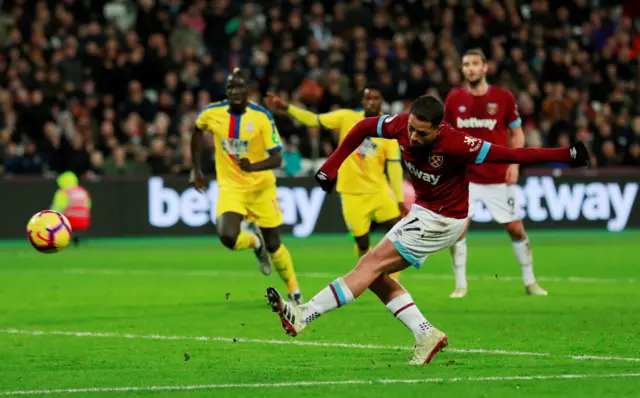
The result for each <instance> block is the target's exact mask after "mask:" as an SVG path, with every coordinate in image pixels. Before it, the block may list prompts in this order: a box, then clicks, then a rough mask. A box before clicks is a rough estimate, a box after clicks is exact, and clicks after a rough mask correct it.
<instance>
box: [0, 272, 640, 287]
mask: <svg viewBox="0 0 640 398" xmlns="http://www.w3.org/2000/svg"><path fill="white" fill-rule="evenodd" d="M0 273H65V274H73V275H101V276H197V277H221V276H237V277H244V278H263V276H262V275H259V274H256V273H255V272H252V271H231V270H228V271H207V270H186V269H185V270H179V269H175V270H172V269H161V270H153V269H118V268H34V269H29V268H0ZM297 276H298V277H300V278H309V279H327V280H332V279H335V276H336V274H331V273H328V272H298V273H297ZM405 278H409V279H426V280H453V278H454V277H453V275H451V274H428V273H426V272H424V273H423V272H420V273H410V274H407V275H406V276H405ZM467 280H471V281H498V282H520V281H522V277H521V276H498V277H496V276H495V275H468V276H467ZM536 280H537V281H538V282H543V283H584V284H610V283H611V284H613V283H617V284H627V283H638V279H634V278H586V277H580V276H568V277H553V276H540V277H537V278H536Z"/></svg>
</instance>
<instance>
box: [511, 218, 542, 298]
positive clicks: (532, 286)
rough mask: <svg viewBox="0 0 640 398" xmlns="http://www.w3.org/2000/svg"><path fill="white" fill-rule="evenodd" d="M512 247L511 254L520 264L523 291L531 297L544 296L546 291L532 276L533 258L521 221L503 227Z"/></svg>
mask: <svg viewBox="0 0 640 398" xmlns="http://www.w3.org/2000/svg"><path fill="white" fill-rule="evenodd" d="M505 228H506V230H507V232H508V233H509V236H510V237H511V242H512V245H513V252H514V253H515V255H516V259H517V260H518V263H519V264H520V270H521V271H522V281H523V282H524V286H525V290H526V292H527V294H528V295H531V296H546V295H547V294H548V293H547V291H546V290H544V289H543V288H541V287H540V285H538V283H536V277H535V275H534V274H533V256H532V255H531V245H530V244H529V239H528V238H527V232H526V231H525V229H524V224H523V223H522V221H520V220H518V221H512V222H510V223H508V224H506V226H505Z"/></svg>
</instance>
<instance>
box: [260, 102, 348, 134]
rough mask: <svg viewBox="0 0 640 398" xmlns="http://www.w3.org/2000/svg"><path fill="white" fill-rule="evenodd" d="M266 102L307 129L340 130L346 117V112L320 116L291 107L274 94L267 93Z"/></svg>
mask: <svg viewBox="0 0 640 398" xmlns="http://www.w3.org/2000/svg"><path fill="white" fill-rule="evenodd" d="M264 101H265V103H266V104H267V105H268V106H270V107H274V108H276V109H279V110H281V111H285V112H287V114H288V115H289V116H290V117H292V118H293V119H295V120H297V121H299V122H300V123H302V124H304V125H305V126H307V127H322V128H324V129H327V130H335V129H338V128H340V125H341V124H342V120H343V118H344V115H345V110H337V111H333V112H329V113H320V114H317V113H313V112H311V111H308V110H306V109H302V108H299V107H297V106H295V105H291V104H290V103H288V102H286V101H285V100H284V99H282V98H281V97H280V96H278V95H276V94H273V93H267V96H266V97H265V100H264Z"/></svg>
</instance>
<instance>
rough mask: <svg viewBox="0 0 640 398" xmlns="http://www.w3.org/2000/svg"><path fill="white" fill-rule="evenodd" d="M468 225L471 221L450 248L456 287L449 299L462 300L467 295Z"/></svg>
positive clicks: (469, 222) (468, 223)
mask: <svg viewBox="0 0 640 398" xmlns="http://www.w3.org/2000/svg"><path fill="white" fill-rule="evenodd" d="M470 224H471V220H469V221H468V222H467V227H466V228H465V230H464V232H463V233H462V236H460V238H459V239H458V241H457V242H456V243H454V245H453V246H451V248H450V250H451V263H452V265H453V275H454V277H455V279H456V287H455V289H454V290H453V292H452V293H451V294H450V295H449V297H451V298H462V297H464V296H466V295H467V232H468V231H469V225H470Z"/></svg>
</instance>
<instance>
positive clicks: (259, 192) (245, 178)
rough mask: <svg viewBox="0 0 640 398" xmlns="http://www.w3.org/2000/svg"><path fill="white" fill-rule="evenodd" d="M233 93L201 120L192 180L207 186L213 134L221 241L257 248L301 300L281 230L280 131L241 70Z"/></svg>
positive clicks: (265, 267) (232, 79)
mask: <svg viewBox="0 0 640 398" xmlns="http://www.w3.org/2000/svg"><path fill="white" fill-rule="evenodd" d="M227 97H228V100H227V101H222V102H218V103H214V104H211V105H209V106H207V107H206V108H205V109H204V110H203V111H202V112H201V113H200V115H199V116H198V119H197V120H196V128H195V129H194V133H193V135H192V138H191V151H192V153H193V165H194V168H193V171H192V173H191V178H190V181H191V183H192V184H193V185H194V186H195V188H196V189H198V190H200V191H202V190H204V189H205V181H204V176H203V174H202V171H201V168H200V160H201V157H202V156H201V154H202V146H203V138H204V137H203V133H204V132H211V133H212V134H213V137H214V145H215V149H216V150H215V166H216V174H217V179H218V187H219V196H218V204H217V208H216V219H217V222H216V225H217V229H218V235H219V237H220V241H221V242H222V244H223V245H225V246H226V247H228V248H229V249H232V250H243V249H253V250H254V252H255V254H256V257H257V258H258V262H259V266H260V270H261V271H262V273H264V274H265V275H269V274H270V273H271V269H272V265H273V266H275V268H276V270H277V271H278V273H279V274H280V277H281V278H282V280H283V281H284V282H285V283H286V285H287V289H288V290H289V299H290V300H291V301H295V302H298V303H300V302H301V301H302V296H301V294H300V289H299V288H298V282H297V279H296V275H295V271H294V269H293V261H292V259H291V254H290V253H289V251H288V250H287V248H286V247H285V246H284V245H283V244H282V243H281V242H280V234H279V232H278V227H279V226H280V225H281V224H282V221H283V220H282V211H281V210H280V206H279V203H278V196H277V190H276V177H275V175H274V174H273V171H272V170H273V169H275V168H278V167H280V165H281V163H282V155H281V148H282V146H281V141H280V135H279V134H278V130H277V129H276V125H275V122H274V120H273V117H272V116H271V114H270V113H269V112H268V111H267V110H266V109H264V108H262V107H260V106H258V105H255V104H253V103H249V101H248V88H247V84H246V80H245V78H244V77H243V76H242V74H241V72H240V70H238V69H236V70H234V72H233V74H231V75H229V78H228V79H227ZM245 218H246V219H247V220H248V221H249V222H250V224H249V228H248V229H249V230H248V231H245V230H243V229H242V228H241V225H242V221H243V220H244V219H245Z"/></svg>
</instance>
